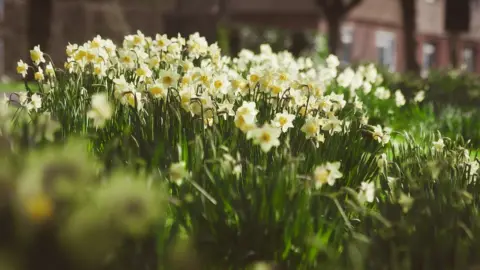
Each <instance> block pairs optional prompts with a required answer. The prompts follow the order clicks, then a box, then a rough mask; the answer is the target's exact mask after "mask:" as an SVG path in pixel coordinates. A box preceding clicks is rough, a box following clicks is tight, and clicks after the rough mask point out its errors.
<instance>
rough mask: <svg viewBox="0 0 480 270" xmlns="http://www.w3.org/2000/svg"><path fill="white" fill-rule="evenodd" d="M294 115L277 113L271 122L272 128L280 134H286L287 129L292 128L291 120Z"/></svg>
mask: <svg viewBox="0 0 480 270" xmlns="http://www.w3.org/2000/svg"><path fill="white" fill-rule="evenodd" d="M294 119H295V115H293V114H289V113H288V112H286V111H284V112H283V113H277V114H276V115H275V119H273V121H272V125H273V126H274V127H277V128H280V129H281V130H282V132H287V130H288V129H289V128H293V120H294Z"/></svg>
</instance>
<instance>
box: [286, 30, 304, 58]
mask: <svg viewBox="0 0 480 270" xmlns="http://www.w3.org/2000/svg"><path fill="white" fill-rule="evenodd" d="M307 47H308V41H307V39H306V38H305V35H304V34H303V32H301V31H295V32H294V33H293V34H292V46H291V49H290V50H291V52H292V54H293V55H294V56H295V57H299V56H300V55H301V53H302V52H303V51H304V50H305V49H307Z"/></svg>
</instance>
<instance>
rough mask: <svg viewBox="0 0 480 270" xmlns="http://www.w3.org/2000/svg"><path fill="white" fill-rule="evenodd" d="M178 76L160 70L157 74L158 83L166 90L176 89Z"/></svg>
mask: <svg viewBox="0 0 480 270" xmlns="http://www.w3.org/2000/svg"><path fill="white" fill-rule="evenodd" d="M179 78H180V75H178V74H177V73H176V72H174V71H172V70H162V71H160V74H159V81H160V82H162V84H163V86H164V87H166V88H169V87H176V86H177V83H178V79H179Z"/></svg>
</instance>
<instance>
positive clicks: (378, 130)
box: [372, 125, 390, 145]
mask: <svg viewBox="0 0 480 270" xmlns="http://www.w3.org/2000/svg"><path fill="white" fill-rule="evenodd" d="M372 137H373V139H374V140H375V141H378V142H379V143H381V144H382V145H384V144H387V143H388V142H389V141H390V134H389V132H388V130H384V129H382V127H381V126H379V125H377V126H375V127H373V132H372Z"/></svg>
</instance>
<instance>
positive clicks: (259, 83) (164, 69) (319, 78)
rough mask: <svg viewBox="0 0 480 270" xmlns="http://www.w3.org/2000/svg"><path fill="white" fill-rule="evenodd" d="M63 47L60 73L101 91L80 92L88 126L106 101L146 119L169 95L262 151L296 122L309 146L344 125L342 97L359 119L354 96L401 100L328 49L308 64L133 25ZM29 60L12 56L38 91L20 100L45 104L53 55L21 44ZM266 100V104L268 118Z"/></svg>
mask: <svg viewBox="0 0 480 270" xmlns="http://www.w3.org/2000/svg"><path fill="white" fill-rule="evenodd" d="M66 54H67V61H66V62H65V64H64V69H65V72H66V73H67V74H72V75H76V76H82V77H84V76H87V77H89V78H91V79H92V81H93V82H94V84H95V85H97V86H99V89H102V90H100V92H98V91H97V93H96V94H93V95H92V96H88V95H91V94H90V93H88V91H83V90H82V92H81V93H82V95H85V96H86V97H87V98H86V99H85V100H87V101H88V100H91V104H90V107H88V106H87V108H89V110H88V111H87V112H86V116H87V117H88V118H89V119H92V120H93V121H89V122H88V125H91V126H93V127H97V128H98V127H102V126H104V125H105V123H106V121H108V120H109V119H111V118H112V117H114V112H113V106H112V105H115V108H122V107H123V106H125V107H129V108H132V109H134V110H136V113H137V115H138V117H140V118H146V117H151V115H152V113H153V112H152V110H151V108H155V106H156V105H157V104H164V105H166V104H167V103H168V106H169V107H171V106H173V107H175V106H178V109H179V110H183V111H185V112H187V113H188V114H190V115H191V117H193V118H201V119H202V120H203V126H204V128H205V129H208V128H211V127H213V126H215V125H217V124H219V123H220V121H221V119H222V118H223V119H224V120H225V121H232V122H233V123H234V125H235V127H236V128H238V129H239V130H241V131H242V133H244V134H245V136H248V137H249V138H251V139H253V142H254V143H255V144H258V145H260V147H261V148H262V150H263V151H265V152H268V151H269V150H270V149H271V148H273V147H278V146H280V145H281V144H282V143H283V142H282V140H283V138H288V137H289V136H288V134H287V135H286V136H283V137H282V136H280V135H279V134H278V131H279V132H280V134H282V133H290V132H295V129H300V131H301V133H303V135H304V137H305V138H306V139H309V140H311V141H312V142H313V143H314V144H315V145H316V146H317V147H318V146H319V145H320V144H321V143H323V142H325V140H326V139H328V137H329V136H333V135H334V134H338V133H342V132H348V130H349V127H350V124H351V123H352V121H351V119H349V120H345V119H343V117H344V115H345V114H344V113H343V110H344V108H345V107H346V104H347V103H353V107H354V108H355V113H356V114H357V113H358V115H362V114H363V116H362V118H361V119H360V122H361V124H362V125H366V124H367V121H368V117H367V116H366V114H365V113H366V112H367V111H368V108H366V107H367V106H364V104H363V102H362V101H365V99H362V98H365V97H366V98H367V100H368V99H375V98H376V99H380V100H386V99H393V100H394V102H395V104H396V105H397V106H403V104H405V103H406V100H405V97H404V96H403V94H402V93H401V92H400V91H396V92H395V94H394V95H392V94H391V92H390V90H389V89H387V88H385V87H383V86H381V83H382V81H383V78H382V76H381V75H380V73H379V72H378V71H377V69H376V68H375V66H374V65H367V66H360V67H358V68H356V69H353V68H346V69H344V70H339V65H340V62H339V60H338V58H337V57H336V56H334V55H330V56H328V57H327V58H326V59H325V63H323V64H317V63H315V62H314V61H312V59H310V58H305V57H300V58H295V57H294V56H293V55H292V54H291V53H289V52H286V51H284V52H279V53H274V52H273V50H272V48H271V47H270V46H269V45H268V44H263V45H261V46H260V53H254V52H252V51H250V50H245V49H244V50H242V51H241V52H240V53H239V54H238V55H237V56H235V57H228V56H224V55H222V53H221V50H220V48H219V46H218V45H217V44H216V43H213V44H209V43H208V42H207V40H206V39H205V38H204V37H202V36H200V35H199V34H198V33H195V34H192V35H189V36H188V37H182V36H180V35H179V36H175V37H168V36H166V35H160V34H158V35H156V36H154V37H148V36H145V35H144V34H143V33H142V32H140V31H137V32H136V33H135V34H131V35H127V36H126V37H125V38H124V40H123V42H122V43H121V44H119V45H116V44H114V43H113V41H112V40H110V39H105V38H103V37H101V36H96V37H94V38H93V39H92V40H90V41H87V42H85V43H83V44H69V45H68V46H67V48H66ZM30 58H31V60H32V62H33V66H32V67H29V66H28V65H27V64H26V63H24V62H23V61H19V62H18V63H17V72H18V73H19V74H20V75H21V76H22V77H25V76H26V75H27V72H28V71H29V69H32V72H33V74H34V78H35V79H36V80H37V81H38V83H39V85H41V86H42V87H41V91H42V95H41V98H40V96H38V97H33V96H32V97H31V98H28V97H26V98H23V96H21V97H20V99H19V100H20V103H21V105H22V106H25V107H27V108H28V110H30V111H37V110H40V108H41V105H42V101H43V103H45V104H50V103H49V102H48V101H49V100H50V99H51V95H54V94H55V92H56V91H58V90H57V89H56V88H57V87H58V85H59V84H58V83H57V78H56V76H55V69H54V65H53V63H51V62H48V61H46V60H45V57H44V53H43V52H42V51H41V49H40V47H39V46H36V47H35V48H33V50H31V51H30ZM101 86H103V87H101ZM81 89H84V88H81ZM103 89H105V90H103ZM370 92H372V93H373V94H370ZM367 95H369V96H368V97H367ZM107 97H111V98H108V99H107ZM152 104H153V106H152ZM117 105H118V106H117ZM162 106H163V105H162ZM265 108H267V109H272V111H271V112H270V113H268V118H267V119H266V118H265V117H266V116H265V113H263V111H264V109H265ZM259 123H261V124H259ZM263 123H268V125H263V126H262V124H263ZM297 123H298V126H297ZM373 133H374V134H373V137H374V139H375V140H377V141H379V142H380V143H382V144H385V143H387V142H388V141H389V132H387V131H385V130H382V129H381V128H380V129H378V128H375V130H374V132H373ZM267 135H268V136H267ZM267 149H268V150H267Z"/></svg>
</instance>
